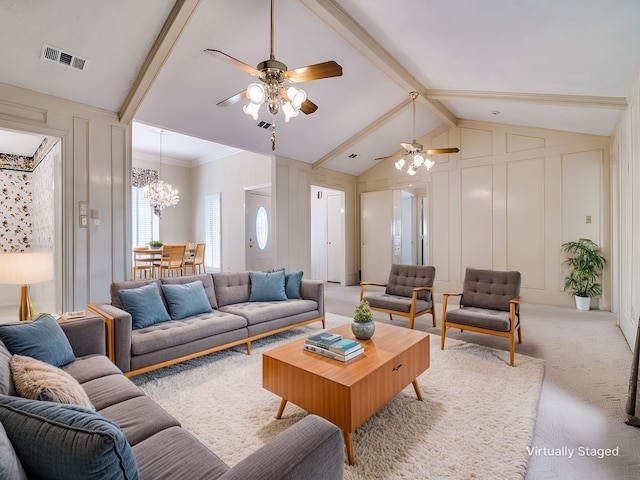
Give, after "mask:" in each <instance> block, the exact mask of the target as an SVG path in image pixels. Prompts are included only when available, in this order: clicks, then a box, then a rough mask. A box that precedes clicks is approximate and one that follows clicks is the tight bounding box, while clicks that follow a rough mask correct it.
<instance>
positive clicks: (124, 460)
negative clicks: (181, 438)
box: [0, 395, 138, 480]
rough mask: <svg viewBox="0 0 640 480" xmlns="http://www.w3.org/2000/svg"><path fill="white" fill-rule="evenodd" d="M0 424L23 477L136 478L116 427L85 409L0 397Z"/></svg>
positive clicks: (133, 463) (131, 457) (130, 456)
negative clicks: (22, 468)
mask: <svg viewBox="0 0 640 480" xmlns="http://www.w3.org/2000/svg"><path fill="white" fill-rule="evenodd" d="M0 422H2V425H3V426H4V428H5V430H6V432H7V437H8V438H9V440H10V441H11V445H13V448H14V449H15V451H16V453H17V454H18V457H19V458H20V461H21V463H22V466H23V467H24V468H25V471H26V473H27V476H28V477H29V478H48V479H64V480H76V479H77V480H80V479H83V480H84V479H88V478H90V479H91V480H96V479H104V480H107V479H114V478H122V479H127V480H137V479H138V465H137V463H136V459H135V457H134V455H133V451H132V450H131V446H130V445H129V443H128V442H127V439H126V438H125V436H124V433H123V432H122V430H120V429H119V428H118V426H117V425H116V424H115V423H114V422H112V421H111V420H108V419H107V418H105V417H103V416H101V415H100V414H98V413H96V412H93V411H91V410H89V409H87V408H84V407H80V406H78V405H65V404H60V403H54V402H46V401H41V400H27V399H25V398H19V397H11V396H7V395H0Z"/></svg>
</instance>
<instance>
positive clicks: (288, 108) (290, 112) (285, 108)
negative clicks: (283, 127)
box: [282, 102, 298, 122]
mask: <svg viewBox="0 0 640 480" xmlns="http://www.w3.org/2000/svg"><path fill="white" fill-rule="evenodd" d="M282 112H283V113H284V121H285V122H288V121H289V120H290V119H291V118H293V117H297V116H298V110H296V109H295V108H294V106H293V105H291V102H286V103H285V104H284V105H282Z"/></svg>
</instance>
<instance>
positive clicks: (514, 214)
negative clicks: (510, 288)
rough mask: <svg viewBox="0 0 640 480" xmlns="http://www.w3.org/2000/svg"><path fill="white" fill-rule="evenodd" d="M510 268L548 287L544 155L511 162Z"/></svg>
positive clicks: (531, 283) (532, 284)
mask: <svg viewBox="0 0 640 480" xmlns="http://www.w3.org/2000/svg"><path fill="white" fill-rule="evenodd" d="M507 241H508V244H507V269H508V270H518V271H520V273H521V274H522V286H523V287H529V288H540V289H542V288H544V264H545V262H544V260H545V259H544V159H543V158H536V159H532V160H524V161H520V162H512V163H509V164H508V165H507Z"/></svg>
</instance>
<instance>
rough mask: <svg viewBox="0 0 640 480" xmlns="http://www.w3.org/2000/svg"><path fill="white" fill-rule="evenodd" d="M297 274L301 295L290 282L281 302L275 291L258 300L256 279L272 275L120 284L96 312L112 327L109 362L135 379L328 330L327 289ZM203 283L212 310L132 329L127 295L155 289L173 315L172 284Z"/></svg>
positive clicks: (221, 275)
mask: <svg viewBox="0 0 640 480" xmlns="http://www.w3.org/2000/svg"><path fill="white" fill-rule="evenodd" d="M298 273H299V276H298V279H297V280H298V290H297V291H290V290H291V288H289V287H291V285H292V284H293V282H294V280H287V283H286V284H285V287H284V288H285V290H284V292H285V293H286V295H285V296H282V294H281V292H280V293H279V296H276V297H274V298H277V299H276V300H274V299H272V297H271V296H270V295H269V293H271V292H268V294H266V295H256V294H257V293H259V292H258V291H257V289H258V283H257V280H261V281H262V279H263V278H267V280H268V279H269V278H271V277H269V275H272V272H270V273H263V272H239V273H228V272H224V273H213V274H203V275H190V276H182V277H168V278H162V279H157V280H144V281H137V282H116V283H113V284H112V285H111V304H99V305H92V306H91V308H92V309H93V310H94V311H95V312H96V313H98V314H99V315H101V316H102V317H103V318H104V319H105V321H106V323H107V332H108V340H107V341H108V349H107V350H108V355H109V357H110V358H111V359H112V360H113V362H114V363H115V364H116V365H117V366H118V368H120V369H121V370H122V371H123V372H124V373H125V375H127V376H133V375H137V374H140V373H144V372H147V371H150V370H153V369H156V368H161V367H164V366H167V365H171V364H174V363H178V362H181V361H184V360H188V359H191V358H194V357H197V356H201V355H206V354H209V353H212V352H214V351H217V350H221V349H225V348H229V347H232V346H237V345H246V348H247V353H248V354H250V353H251V342H252V341H254V340H257V339H259V338H263V337H266V336H268V335H272V334H274V333H278V332H282V331H284V330H288V329H292V328H295V327H298V326H301V325H305V324H308V323H312V322H317V321H320V322H322V326H323V328H324V326H325V316H324V285H323V283H322V282H320V281H314V280H302V273H301V272H298ZM280 274H281V275H282V276H283V278H284V275H285V274H284V271H277V272H273V275H276V276H277V275H280ZM287 278H288V277H287ZM198 281H200V282H202V285H203V288H204V292H205V294H206V297H207V300H208V306H209V307H210V308H209V309H208V310H210V311H205V312H203V313H198V314H195V315H189V316H187V317H185V318H180V319H177V320H169V321H161V322H157V323H151V324H149V325H147V326H143V327H142V328H134V327H133V323H132V322H133V320H132V315H131V314H130V313H128V312H127V311H126V310H125V306H123V304H122V299H121V295H123V291H125V290H130V289H139V288H140V287H141V286H145V285H149V284H155V285H156V286H157V290H158V292H159V293H160V298H161V299H162V302H163V303H164V305H165V307H167V309H168V310H171V305H170V302H168V301H167V297H166V294H167V293H168V292H167V291H166V288H167V285H182V286H184V285H187V284H193V283H194V282H198ZM289 282H291V283H289ZM294 290H295V289H294ZM205 310H207V309H205ZM144 314H146V312H143V315H144ZM143 323H144V320H143Z"/></svg>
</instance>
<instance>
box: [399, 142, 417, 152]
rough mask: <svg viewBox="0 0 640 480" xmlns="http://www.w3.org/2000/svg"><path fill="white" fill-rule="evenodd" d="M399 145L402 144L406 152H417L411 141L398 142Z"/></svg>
mask: <svg viewBox="0 0 640 480" xmlns="http://www.w3.org/2000/svg"><path fill="white" fill-rule="evenodd" d="M400 145H402V148H404V149H405V150H406V151H407V152H417V151H418V149H417V148H416V147H414V146H413V145H412V144H411V143H406V142H400Z"/></svg>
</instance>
